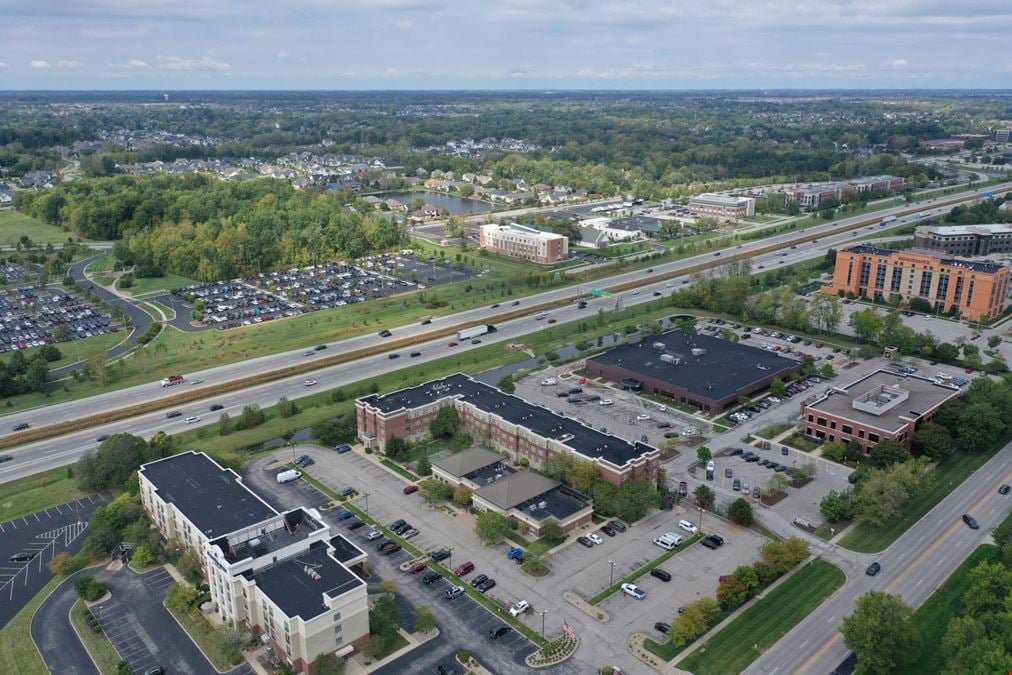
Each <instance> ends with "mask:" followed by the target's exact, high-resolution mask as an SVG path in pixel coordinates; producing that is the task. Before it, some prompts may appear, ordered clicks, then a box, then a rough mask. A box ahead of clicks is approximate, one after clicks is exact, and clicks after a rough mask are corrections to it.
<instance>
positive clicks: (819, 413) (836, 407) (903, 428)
mask: <svg viewBox="0 0 1012 675" xmlns="http://www.w3.org/2000/svg"><path fill="white" fill-rule="evenodd" d="M959 394H960V390H959V388H958V387H956V386H955V385H952V384H940V383H938V382H936V381H934V380H929V379H927V378H923V377H917V376H914V375H903V374H901V373H896V372H893V371H891V370H876V371H873V372H871V373H869V374H867V375H865V376H864V377H862V378H860V379H859V380H856V381H855V382H852V383H850V384H848V385H846V386H841V387H832V388H830V389H829V390H827V391H826V393H824V394H822V395H821V396H819V397H815V398H810V399H809V400H807V401H804V402H802V404H801V420H802V424H803V425H804V428H805V435H807V436H810V437H812V438H816V439H819V440H827V441H839V442H841V443H849V442H857V443H860V444H861V446H862V447H863V448H864V451H865V452H866V453H867V452H870V451H871V449H872V448H873V447H875V446H876V445H878V444H879V443H881V442H882V441H885V440H890V441H896V442H897V443H900V444H902V445H904V446H906V447H907V448H909V447H910V441H911V439H912V438H913V436H914V432H915V431H917V429H918V428H920V426H921V425H922V424H924V423H925V422H927V421H929V420H931V419H932V418H933V417H934V416H935V414H936V413H937V412H938V409H939V408H941V407H942V404H943V403H945V402H946V401H949V400H951V399H953V398H956V397H957V396H959Z"/></svg>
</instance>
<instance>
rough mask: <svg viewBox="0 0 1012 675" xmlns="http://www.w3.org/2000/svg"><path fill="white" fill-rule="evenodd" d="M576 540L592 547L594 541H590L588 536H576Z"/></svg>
mask: <svg viewBox="0 0 1012 675" xmlns="http://www.w3.org/2000/svg"><path fill="white" fill-rule="evenodd" d="M576 541H578V542H580V543H581V544H583V545H584V546H586V547H587V548H594V542H593V541H591V540H590V538H588V537H577V538H576Z"/></svg>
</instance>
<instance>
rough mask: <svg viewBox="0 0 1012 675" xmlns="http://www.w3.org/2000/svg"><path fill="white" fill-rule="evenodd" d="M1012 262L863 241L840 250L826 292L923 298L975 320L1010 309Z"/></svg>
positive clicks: (907, 298)
mask: <svg viewBox="0 0 1012 675" xmlns="http://www.w3.org/2000/svg"><path fill="white" fill-rule="evenodd" d="M1009 273H1010V268H1009V267H1007V266H1005V265H999V264H997V263H991V262H975V261H972V260H962V259H959V258H943V257H941V256H939V255H938V254H937V253H934V252H931V251H924V252H921V251H917V250H912V251H893V250H890V249H884V248H877V247H875V246H867V245H863V244H859V245H856V246H851V247H849V248H845V249H843V250H841V251H838V252H837V254H836V267H835V268H834V270H833V283H832V285H830V286H823V287H822V292H823V293H829V294H832V295H839V294H841V293H852V294H854V295H856V296H861V297H868V298H875V297H877V298H881V299H883V300H886V299H888V298H889V297H890V296H893V295H897V296H899V297H901V298H903V299H904V300H909V299H911V298H920V299H921V300H924V301H926V302H929V303H931V304H932V305H934V306H935V307H936V308H937V309H938V311H940V312H949V311H950V310H951V309H952V308H955V309H956V310H957V311H958V313H959V315H960V316H962V317H965V318H967V319H969V320H970V321H976V320H978V319H982V318H986V317H995V316H998V315H999V314H1001V313H1002V312H1003V311H1005V305H1006V298H1007V297H1008V293H1009Z"/></svg>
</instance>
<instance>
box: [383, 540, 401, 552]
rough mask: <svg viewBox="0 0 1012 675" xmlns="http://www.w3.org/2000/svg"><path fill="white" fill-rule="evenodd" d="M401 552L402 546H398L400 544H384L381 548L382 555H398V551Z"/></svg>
mask: <svg viewBox="0 0 1012 675" xmlns="http://www.w3.org/2000/svg"><path fill="white" fill-rule="evenodd" d="M400 550H401V545H400V544H398V543H396V542H393V541H391V542H389V543H386V544H384V545H383V546H382V547H381V548H380V553H382V554H383V555H391V554H392V553H397V551H400Z"/></svg>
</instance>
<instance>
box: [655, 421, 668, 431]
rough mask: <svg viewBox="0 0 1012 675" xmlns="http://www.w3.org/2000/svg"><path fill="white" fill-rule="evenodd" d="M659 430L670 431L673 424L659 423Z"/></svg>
mask: <svg viewBox="0 0 1012 675" xmlns="http://www.w3.org/2000/svg"><path fill="white" fill-rule="evenodd" d="M657 428H658V429H670V428H671V422H658V423H657Z"/></svg>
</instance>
